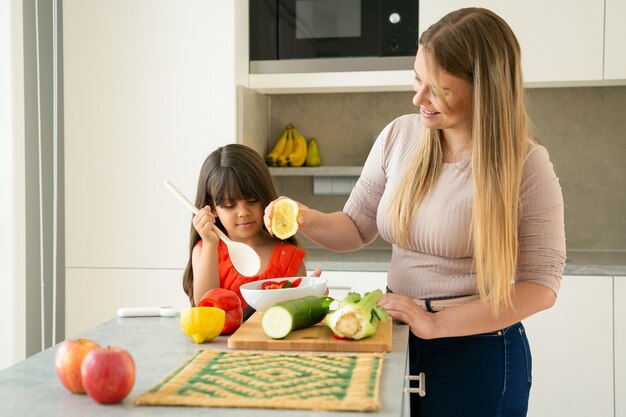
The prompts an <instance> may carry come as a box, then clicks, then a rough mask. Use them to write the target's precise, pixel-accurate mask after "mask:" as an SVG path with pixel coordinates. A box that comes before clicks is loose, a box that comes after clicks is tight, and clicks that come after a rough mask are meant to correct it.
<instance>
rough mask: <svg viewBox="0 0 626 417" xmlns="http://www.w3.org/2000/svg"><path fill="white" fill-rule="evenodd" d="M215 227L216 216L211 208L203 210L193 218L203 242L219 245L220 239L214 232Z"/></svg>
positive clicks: (207, 207) (194, 225)
mask: <svg viewBox="0 0 626 417" xmlns="http://www.w3.org/2000/svg"><path fill="white" fill-rule="evenodd" d="M214 225H215V214H214V213H213V212H212V211H211V208H210V207H209V206H206V207H204V208H203V209H201V210H200V211H199V212H198V214H196V215H195V216H194V218H193V227H194V228H195V229H196V230H197V231H198V233H199V234H200V237H201V238H202V241H204V242H207V243H217V242H218V241H219V240H220V238H219V237H218V236H217V233H215V232H214V231H213V226H214Z"/></svg>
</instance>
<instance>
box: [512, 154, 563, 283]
mask: <svg viewBox="0 0 626 417" xmlns="http://www.w3.org/2000/svg"><path fill="white" fill-rule="evenodd" d="M520 203H521V208H520V209H521V213H520V224H519V238H518V239H519V257H518V266H517V273H516V276H515V281H526V282H533V283H536V284H541V285H544V286H546V287H548V288H550V289H551V290H552V291H554V294H555V295H556V294H558V292H559V288H560V285H561V278H562V276H563V269H564V268H565V258H566V250H565V224H564V220H563V218H564V214H563V194H562V191H561V186H560V184H559V179H558V178H557V176H556V174H555V172H554V168H553V166H552V163H551V162H550V159H549V156H548V151H547V150H546V149H545V148H544V147H543V146H541V145H534V146H533V148H532V149H530V151H529V154H528V156H527V158H526V161H525V162H524V168H523V173H522V184H521V189H520Z"/></svg>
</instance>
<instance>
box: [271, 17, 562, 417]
mask: <svg viewBox="0 0 626 417" xmlns="http://www.w3.org/2000/svg"><path fill="white" fill-rule="evenodd" d="M414 69H415V81H414V85H413V87H414V90H415V96H414V98H413V104H414V105H415V106H416V107H418V108H419V114H411V115H405V116H402V117H399V118H398V119H396V120H394V121H393V122H391V123H390V124H389V125H388V126H387V127H386V128H385V129H384V130H383V131H382V133H381V134H380V136H379V137H378V139H377V141H376V143H375V145H374V147H373V148H372V150H371V152H370V154H369V157H368V159H367V161H366V163H365V166H364V168H363V171H362V174H361V177H360V178H359V181H358V182H357V185H356V186H355V188H354V190H353V191H352V194H351V195H350V198H349V199H348V202H347V203H346V205H345V208H344V210H343V211H342V212H336V213H331V214H324V213H321V212H319V211H316V210H313V209H310V208H307V207H305V206H301V215H300V216H299V223H300V232H301V233H302V234H303V235H304V236H306V237H307V238H309V239H310V240H312V241H313V242H315V243H316V244H318V245H320V246H323V247H325V248H329V249H332V250H336V251H354V250H358V249H360V248H361V247H363V246H364V245H367V244H368V243H370V242H372V241H373V240H374V238H375V237H376V236H377V235H378V234H380V235H381V236H382V237H383V238H384V239H385V240H386V241H388V242H390V243H391V244H392V248H393V250H392V257H391V262H390V266H389V273H388V281H387V283H388V288H389V292H388V294H386V295H385V297H384V298H383V299H382V300H381V301H380V302H379V305H381V306H382V307H384V308H386V309H387V310H388V311H389V313H390V314H391V316H392V317H393V318H394V319H396V320H400V321H402V322H404V323H406V324H408V325H409V326H410V329H411V337H410V340H409V349H410V360H411V373H412V374H417V373H419V372H424V373H425V374H426V381H427V384H426V385H427V387H428V389H427V394H426V396H425V397H423V398H419V397H417V396H415V395H414V397H415V398H412V399H411V415H413V416H429V417H430V416H435V417H443V416H446V417H453V416H463V417H472V416H524V415H526V411H527V408H528V397H529V392H530V385H531V381H532V375H531V356H530V350H529V345H528V340H527V338H526V335H525V330H524V327H523V326H522V324H521V320H523V319H525V318H526V317H528V316H530V315H532V314H535V313H537V312H539V311H541V310H545V309H547V308H550V307H552V305H554V303H555V300H556V296H557V293H558V290H559V285H560V281H561V276H562V273H563V268H564V263H565V237H564V224H563V198H562V194H561V188H560V186H559V182H558V178H557V177H556V175H555V173H554V170H553V167H552V164H551V163H550V160H549V158H548V153H547V151H546V149H545V148H544V147H542V146H540V145H538V144H536V143H535V142H533V141H532V140H531V133H530V131H529V122H528V121H527V114H526V109H525V104H524V91H523V86H522V74H521V67H520V48H519V44H518V42H517V39H516V38H515V35H514V34H513V32H512V31H511V29H510V27H509V26H508V25H507V24H506V22H505V21H504V20H502V19H501V18H500V17H499V16H497V15H496V14H494V13H493V12H491V11H489V10H485V9H480V8H468V9H461V10H458V11H455V12H452V13H450V14H448V15H447V16H445V17H444V18H442V19H441V20H440V21H439V22H437V23H436V24H434V25H432V26H431V27H430V28H428V29H427V30H426V31H425V32H424V33H423V34H422V36H421V38H420V41H419V49H418V52H417V56H416V58H415V65H414ZM271 211H272V205H271V204H270V205H269V206H268V207H267V208H266V210H265V222H266V225H267V226H268V229H271V227H270V226H271V225H270V224H269V223H270V214H271Z"/></svg>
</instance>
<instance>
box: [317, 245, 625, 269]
mask: <svg viewBox="0 0 626 417" xmlns="http://www.w3.org/2000/svg"><path fill="white" fill-rule="evenodd" d="M306 250H307V257H306V266H307V269H308V270H312V269H315V268H322V270H325V271H380V272H387V270H388V269H389V260H390V259H391V249H372V248H363V249H361V250H359V251H356V252H333V251H329V250H325V249H319V248H306ZM564 274H565V275H626V252H620V251H574V250H572V251H568V253H567V261H566V264H565V273H564Z"/></svg>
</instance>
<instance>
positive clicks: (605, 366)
mask: <svg viewBox="0 0 626 417" xmlns="http://www.w3.org/2000/svg"><path fill="white" fill-rule="evenodd" d="M523 323H524V326H525V327H526V332H527V335H528V339H529V342H530V347H531V352H532V360H533V382H532V388H531V392H530V403H529V411H528V416H529V417H545V416H568V417H576V416H581V417H582V416H585V417H586V416H590V415H593V416H599V417H612V416H613V415H614V408H613V407H614V406H613V405H614V391H613V353H614V350H613V277H611V276H565V277H563V281H562V284H561V290H560V293H559V297H558V300H557V302H556V305H555V306H554V307H553V308H551V309H549V310H547V311H543V312H540V313H538V314H536V315H534V316H532V317H530V318H528V319H526V320H524V322H523ZM617 351H618V350H616V352H617ZM616 392H617V391H616ZM622 392H623V390H622Z"/></svg>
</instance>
